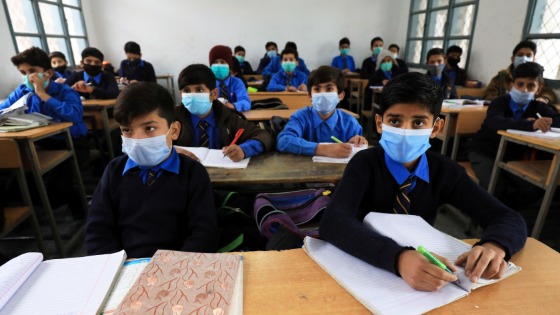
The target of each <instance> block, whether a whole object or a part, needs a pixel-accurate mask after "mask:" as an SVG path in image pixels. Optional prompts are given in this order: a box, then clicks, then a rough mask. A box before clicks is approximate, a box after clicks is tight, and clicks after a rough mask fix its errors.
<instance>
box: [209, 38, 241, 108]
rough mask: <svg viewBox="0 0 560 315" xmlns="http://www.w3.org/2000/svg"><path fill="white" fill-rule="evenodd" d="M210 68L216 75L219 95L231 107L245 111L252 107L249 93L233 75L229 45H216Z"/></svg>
mask: <svg viewBox="0 0 560 315" xmlns="http://www.w3.org/2000/svg"><path fill="white" fill-rule="evenodd" d="M208 59H209V61H210V65H211V66H210V68H211V69H212V72H213V73H214V76H215V77H216V86H217V87H218V97H219V98H220V101H221V102H222V103H223V104H224V105H226V106H227V107H229V108H232V109H236V110H238V111H240V112H244V111H247V110H250V109H251V100H250V99H249V93H247V89H246V88H245V85H244V84H243V81H241V80H240V79H239V78H236V77H234V76H232V75H231V71H230V69H231V67H232V61H231V60H232V56H231V49H230V48H229V47H227V46H222V45H218V46H214V47H212V49H210V54H209V56H208Z"/></svg>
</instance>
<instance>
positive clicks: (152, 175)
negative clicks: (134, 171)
mask: <svg viewBox="0 0 560 315" xmlns="http://www.w3.org/2000/svg"><path fill="white" fill-rule="evenodd" d="M156 179H157V172H156V171H154V170H151V169H150V170H149V171H148V175H147V176H146V186H152V184H153V183H155V182H156Z"/></svg>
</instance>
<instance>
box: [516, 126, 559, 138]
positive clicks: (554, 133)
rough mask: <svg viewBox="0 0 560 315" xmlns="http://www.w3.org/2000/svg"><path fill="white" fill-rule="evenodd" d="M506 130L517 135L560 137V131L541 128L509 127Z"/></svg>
mask: <svg viewBox="0 0 560 315" xmlns="http://www.w3.org/2000/svg"><path fill="white" fill-rule="evenodd" d="M554 129H557V128H554ZM557 130H558V129H557ZM506 131H507V132H509V133H513V134H516V135H522V136H529V137H537V138H543V139H560V132H558V131H555V130H551V131H549V132H542V131H540V130H537V131H522V130H515V129H508V130H506Z"/></svg>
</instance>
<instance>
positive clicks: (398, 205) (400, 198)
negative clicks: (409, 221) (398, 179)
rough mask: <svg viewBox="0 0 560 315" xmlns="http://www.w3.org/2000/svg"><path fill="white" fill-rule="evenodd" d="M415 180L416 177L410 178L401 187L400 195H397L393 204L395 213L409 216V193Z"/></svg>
mask: <svg viewBox="0 0 560 315" xmlns="http://www.w3.org/2000/svg"><path fill="white" fill-rule="evenodd" d="M413 180H414V176H412V177H409V178H408V179H407V180H405V181H404V182H403V183H402V185H401V187H399V193H398V194H397V197H396V198H395V203H394V204H393V211H394V212H395V213H397V214H408V211H409V210H410V199H409V198H408V192H410V188H411V185H412V181H413Z"/></svg>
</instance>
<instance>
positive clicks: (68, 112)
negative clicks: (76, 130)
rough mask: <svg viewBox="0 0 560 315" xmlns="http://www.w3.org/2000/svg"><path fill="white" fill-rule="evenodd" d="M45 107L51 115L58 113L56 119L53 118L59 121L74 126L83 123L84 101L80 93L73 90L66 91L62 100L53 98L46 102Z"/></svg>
mask: <svg viewBox="0 0 560 315" xmlns="http://www.w3.org/2000/svg"><path fill="white" fill-rule="evenodd" d="M45 105H46V107H47V108H48V110H49V113H56V117H53V118H55V119H56V120H57V121H69V122H72V123H74V124H78V123H81V122H82V117H83V114H84V110H83V107H82V101H81V100H80V95H79V94H78V92H76V91H74V90H72V89H64V91H63V92H62V95H61V100H58V99H56V98H54V97H51V98H49V99H48V100H47V101H46V102H45Z"/></svg>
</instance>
